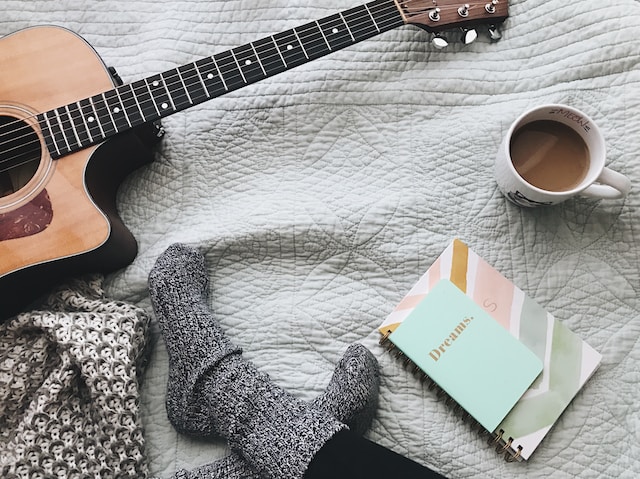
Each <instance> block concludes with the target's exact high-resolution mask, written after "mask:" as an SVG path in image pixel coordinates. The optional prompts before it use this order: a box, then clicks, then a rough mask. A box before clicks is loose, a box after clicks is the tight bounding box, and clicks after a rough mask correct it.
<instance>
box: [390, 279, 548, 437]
mask: <svg viewBox="0 0 640 479" xmlns="http://www.w3.org/2000/svg"><path fill="white" fill-rule="evenodd" d="M389 340H390V341H391V342H392V343H393V344H394V345H395V346H396V347H397V348H398V349H400V350H401V351H402V352H403V353H404V355H405V356H407V357H409V359H411V360H412V361H413V362H414V363H415V364H416V365H417V366H419V367H420V368H421V369H422V370H423V371H424V372H425V374H427V376H429V377H430V378H431V379H432V380H433V381H434V382H435V383H436V384H437V385H438V386H439V387H440V388H442V389H443V390H444V391H445V392H446V393H447V394H449V396H451V397H452V399H453V400H454V401H456V402H457V403H458V404H459V405H460V407H462V408H463V409H464V410H465V411H466V412H467V413H469V414H470V415H471V416H473V417H474V418H475V420H476V421H478V422H479V423H480V424H481V425H482V426H483V427H484V428H485V429H486V430H487V431H489V432H494V431H495V430H496V428H497V427H498V425H499V424H500V422H501V421H502V420H503V419H504V417H505V416H506V415H507V413H508V412H509V411H510V410H511V408H512V407H513V406H514V405H515V403H516V402H517V401H518V399H520V397H521V396H522V395H523V394H524V392H525V391H526V390H527V388H528V387H529V386H530V385H531V383H532V382H533V381H534V380H535V379H536V377H537V376H538V375H539V374H540V372H541V371H542V361H540V359H539V358H538V357H537V356H536V355H535V354H534V353H533V352H531V351H530V350H529V349H528V348H527V347H526V346H524V344H522V343H521V342H520V341H518V339H516V338H515V337H514V336H513V335H511V334H510V333H509V332H508V331H507V330H506V329H504V328H503V327H502V326H500V324H498V323H497V322H496V321H495V320H494V319H493V318H491V316H489V315H488V314H487V313H486V312H485V311H484V310H483V309H482V308H480V306H478V305H477V304H476V303H475V302H474V301H473V300H472V299H470V298H469V297H468V296H467V295H465V294H464V293H463V292H462V291H460V289H459V288H458V287H456V286H455V285H454V284H453V283H452V282H451V281H449V280H446V279H443V280H441V281H440V282H438V284H436V286H435V287H434V288H433V289H432V290H431V291H430V292H429V294H428V295H427V296H426V297H425V298H424V299H423V300H422V301H420V303H419V304H418V305H417V306H416V308H415V309H414V310H413V311H412V312H411V314H410V315H409V316H408V317H407V318H406V319H405V320H404V321H403V322H402V323H401V324H400V326H398V328H397V329H396V330H395V331H394V332H393V333H391V334H390V335H389Z"/></svg>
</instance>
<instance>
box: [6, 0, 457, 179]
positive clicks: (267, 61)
mask: <svg viewBox="0 0 640 479" xmlns="http://www.w3.org/2000/svg"><path fill="white" fill-rule="evenodd" d="M413 1H416V0H407V1H406V2H403V6H406V5H407V4H409V3H411V2H413ZM367 5H369V4H367ZM356 8H357V7H356ZM448 8H449V9H453V8H456V9H457V8H458V7H455V6H452V7H448ZM442 9H447V7H441V10H442ZM343 13H344V12H343ZM390 14H394V16H393V18H392V17H390V16H389V15H390ZM398 14H399V11H398V8H397V7H396V5H395V4H391V7H384V8H382V9H381V10H380V11H379V12H377V13H376V15H378V16H377V17H376V20H377V21H378V22H379V23H380V24H384V23H385V22H389V21H390V20H393V19H395V17H396V16H397V15H398ZM338 15H340V14H335V15H333V16H329V17H325V18H323V19H320V20H318V22H321V21H323V20H328V19H331V21H334V20H337V19H338V18H334V17H336V16H338ZM384 16H386V17H384ZM362 17H363V18H366V20H365V21H364V22H360V23H357V22H352V23H347V24H346V25H347V26H350V27H351V28H357V27H360V26H363V25H370V26H371V27H372V33H373V36H375V34H376V33H374V31H373V29H375V32H377V26H376V23H373V22H372V21H371V18H370V17H368V18H367V15H362ZM305 26H312V27H314V31H317V30H316V28H315V27H316V24H315V22H310V23H309V24H305V25H301V26H299V27H296V28H294V29H290V30H287V31H284V32H281V34H290V33H296V32H297V33H298V34H300V33H303V32H301V31H300V29H301V28H302V27H305ZM383 28H384V26H383ZM320 31H321V33H322V34H323V35H324V34H325V33H329V30H327V31H326V32H325V31H323V30H320ZM278 35H279V34H274V35H272V36H273V37H275V36H278ZM330 35H331V34H330ZM315 36H316V37H317V35H315ZM269 38H270V37H265V38H263V39H259V40H256V41H254V42H251V43H248V44H245V45H241V46H239V47H235V48H233V49H231V50H227V51H224V52H220V53H218V54H214V55H212V56H210V57H205V58H202V59H199V60H196V61H195V62H192V63H190V64H186V65H184V66H190V65H194V68H195V74H192V75H191V76H187V77H183V78H182V79H181V77H180V76H179V75H176V72H178V68H180V67H178V68H175V69H172V70H168V71H166V72H162V73H161V74H156V75H152V76H151V77H148V78H146V79H143V80H140V81H145V80H148V79H149V78H153V77H155V76H158V77H160V75H163V74H165V73H166V74H173V75H174V76H177V78H178V80H177V81H174V82H171V81H169V82H166V81H165V80H164V77H161V78H162V80H163V83H162V84H163V85H166V87H167V89H169V90H171V88H175V87H176V86H177V87H179V88H180V89H183V88H181V85H182V84H184V86H185V87H186V93H187V94H188V90H189V88H193V87H194V86H198V89H199V90H200V89H202V82H201V80H200V76H201V75H199V70H198V67H197V65H196V63H197V62H198V61H202V60H208V59H213V60H214V61H215V57H216V56H220V55H223V54H229V53H230V52H232V51H235V50H238V49H239V48H243V47H249V46H253V45H254V44H255V43H257V42H259V41H260V40H266V39H269ZM303 38H304V37H303ZM347 38H349V37H347ZM296 42H297V43H298V46H297V47H294V48H297V49H298V50H299V52H296V53H297V55H298V56H299V57H300V58H299V59H302V57H303V56H305V55H304V51H303V50H305V45H306V47H307V48H306V50H312V49H313V48H314V46H315V47H317V46H322V48H323V49H325V48H326V41H325V39H324V37H323V38H322V39H318V40H317V41H315V43H314V42H313V41H312V42H310V43H304V42H302V41H296ZM356 43H357V42H356ZM353 44H354V42H353V41H352V40H349V41H347V42H344V44H337V45H335V49H337V50H339V49H342V48H345V47H347V46H350V45H353ZM274 46H275V45H274ZM332 50H333V49H332ZM283 53H285V51H284V50H276V51H275V53H273V54H269V55H266V56H264V57H260V56H257V55H255V54H254V55H251V56H252V57H256V59H257V60H258V62H259V64H262V66H263V67H264V69H265V70H267V69H269V68H271V67H273V66H274V65H277V66H278V67H279V68H281V66H286V64H283V62H282V58H281V55H282V54H283ZM231 58H232V59H231V60H230V61H228V62H226V63H225V62H219V63H218V64H217V66H218V68H216V70H217V77H218V79H219V80H222V79H223V78H224V76H223V74H222V73H223V72H222V71H221V70H222V69H224V68H226V67H232V68H233V71H234V72H235V71H241V66H240V64H239V62H238V61H237V59H236V58H237V57H234V56H233V54H232V57H231ZM273 59H275V60H276V61H275V62H273V61H271V60H273ZM299 59H298V61H299ZM306 61H307V60H305V61H304V63H306ZM293 63H296V60H295V59H294V62H293ZM296 66H299V65H298V64H296ZM288 69H289V68H288V67H287V68H286V70H288ZM286 70H284V71H286ZM270 76H272V75H267V76H265V77H262V78H260V79H265V78H269V77H270ZM187 79H189V80H193V81H192V82H189V83H188V82H187ZM203 80H204V79H203ZM133 83H137V82H133ZM133 83H130V84H126V85H122V86H119V87H116V88H114V89H113V90H110V91H106V92H104V93H105V94H106V93H111V92H115V91H119V90H120V89H123V88H131V90H132V91H135V90H134V89H133V86H132V85H133ZM250 83H252V82H248V81H246V80H245V83H244V85H242V86H245V85H248V84H250ZM208 90H209V89H208V88H207V89H206V90H204V89H203V92H205V91H206V93H208ZM224 93H226V92H224ZM95 96H101V94H98V95H95ZM149 96H150V99H149V100H147V101H146V104H145V103H144V102H142V103H138V102H137V101H136V100H137V98H135V97H134V98H133V102H131V104H130V105H127V104H126V102H125V101H120V100H117V105H116V106H121V107H122V108H123V109H124V110H125V115H126V110H127V109H131V108H133V109H137V104H140V107H141V108H142V107H143V106H149V105H151V106H153V109H156V107H157V102H156V100H155V99H154V97H153V95H149ZM163 96H164V95H163ZM217 96H221V95H217ZM91 98H93V97H91ZM209 98H212V97H209V96H208V95H207V99H209ZM168 99H170V100H173V98H172V97H171V96H170V95H169V96H168ZM80 101H82V100H80ZM80 101H78V102H76V104H78V103H79V102H80ZM104 104H105V108H104V109H103V110H104V113H105V114H104V115H103V116H104V117H105V118H106V120H108V122H107V123H111V124H114V127H115V121H112V120H111V119H110V117H111V114H112V113H113V112H112V110H111V108H110V107H109V105H108V103H107V102H106V101H105V102H104ZM192 104H194V105H195V104H196V103H194V102H192ZM69 105H73V103H71V104H69ZM67 106H68V105H67ZM59 108H64V107H59ZM156 111H158V110H156ZM176 111H177V109H173V110H171V111H170V112H168V113H167V115H164V116H168V115H169V114H171V113H173V112H176ZM162 116H163V115H160V118H161V117H162ZM66 117H68V118H69V119H70V120H71V122H72V123H73V121H74V120H78V123H83V121H79V120H82V119H83V118H84V116H83V114H82V112H80V115H77V116H74V115H73V114H69V115H66ZM143 117H144V116H143ZM28 119H31V120H33V119H35V115H34V116H31V117H26V118H23V119H18V120H16V121H14V122H13V124H14V125H15V124H21V125H22V127H23V128H26V129H27V130H28V132H27V133H25V134H24V135H22V136H21V137H15V136H14V137H12V138H11V139H10V140H8V141H0V148H1V147H2V146H3V145H4V144H7V143H10V142H11V141H16V140H19V139H21V138H26V137H28V136H33V135H34V134H35V133H34V132H33V130H32V129H31V128H30V127H28V126H25V120H28ZM125 121H126V117H125ZM145 122H146V121H145ZM5 126H11V123H7V124H6V125H5ZM115 129H116V133H117V127H116V128H115ZM128 129H129V128H127V130H128ZM60 131H61V133H62V134H63V135H64V136H65V137H66V138H73V137H75V134H76V132H77V129H76V127H75V126H74V125H73V124H72V125H71V128H66V129H61V130H60ZM4 135H6V136H10V135H11V133H5V134H0V139H1V138H2V136H4ZM70 135H71V136H70ZM100 136H103V135H100ZM108 136H110V135H105V138H104V139H106V137H108ZM74 143H75V141H74ZM98 143H99V142H98ZM31 145H36V147H35V148H34V149H32V150H30V151H23V152H21V155H19V156H14V157H10V158H7V159H4V160H1V161H0V166H1V165H2V164H3V163H4V164H6V163H9V162H11V161H15V160H16V159H17V158H19V157H20V156H24V155H28V154H34V155H35V154H36V153H38V152H39V151H40V146H41V142H40V140H39V139H38V140H37V141H31V142H30V143H27V144H25V145H19V146H16V147H14V148H11V149H9V150H7V151H11V150H14V149H20V148H24V147H25V146H27V147H29V146H31ZM82 148H84V147H83V146H79V147H78V148H77V150H80V149H82ZM34 160H35V158H31V159H28V160H25V161H24V162H21V163H18V164H13V165H11V166H9V167H6V168H4V169H0V173H1V172H4V171H8V170H10V169H13V168H18V167H20V166H22V165H23V164H26V163H29V162H31V161H34Z"/></svg>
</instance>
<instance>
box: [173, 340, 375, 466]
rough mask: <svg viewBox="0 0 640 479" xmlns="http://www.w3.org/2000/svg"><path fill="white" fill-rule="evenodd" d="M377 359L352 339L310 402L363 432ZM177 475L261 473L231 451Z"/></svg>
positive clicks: (371, 402) (372, 410) (368, 419)
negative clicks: (323, 384)
mask: <svg viewBox="0 0 640 479" xmlns="http://www.w3.org/2000/svg"><path fill="white" fill-rule="evenodd" d="M378 371H379V369H378V362H377V360H376V358H375V356H373V354H371V352H370V351H369V350H368V349H367V348H365V347H364V346H362V345H361V344H358V343H354V344H352V345H350V346H349V347H348V348H347V350H346V351H345V353H344V355H343V356H342V358H341V359H340V361H339V362H338V365H337V366H336V367H335V370H334V372H333V376H332V377H331V380H330V381H329V385H328V386H327V388H326V389H325V392H324V393H323V394H322V395H320V396H319V397H317V398H316V399H314V400H313V401H312V402H311V406H312V407H316V408H318V409H320V410H322V411H325V412H326V413H328V414H331V415H332V416H333V417H335V418H336V419H338V420H339V421H341V422H344V423H345V424H346V425H347V426H349V428H350V429H351V430H352V431H353V432H355V433H356V434H360V435H362V434H364V433H365V432H366V430H367V429H369V426H370V425H371V422H372V421H373V416H374V414H375V410H376V408H377V404H378V388H379V375H378ZM176 477H177V478H179V479H259V478H260V477H261V476H260V474H258V472H257V471H256V470H255V469H254V468H253V466H251V464H249V463H248V462H247V461H246V460H245V459H244V458H243V457H242V456H240V455H238V454H236V453H235V452H231V454H229V455H228V456H226V457H224V458H222V459H219V460H218V461H215V462H212V463H209V464H205V465H204V466H200V467H197V468H194V469H192V470H190V471H186V470H182V471H180V472H179V473H178V475H177V476H176Z"/></svg>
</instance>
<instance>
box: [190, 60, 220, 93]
mask: <svg viewBox="0 0 640 479" xmlns="http://www.w3.org/2000/svg"><path fill="white" fill-rule="evenodd" d="M195 65H196V70H198V75H199V76H200V78H201V79H202V83H203V84H204V87H205V89H206V92H207V96H208V97H209V98H212V97H217V96H219V95H222V94H223V93H224V92H225V91H227V88H226V86H225V84H224V82H223V80H222V78H221V77H220V73H219V72H218V67H216V63H215V61H214V59H213V57H207V58H203V59H201V60H198V61H197V62H196V63H195Z"/></svg>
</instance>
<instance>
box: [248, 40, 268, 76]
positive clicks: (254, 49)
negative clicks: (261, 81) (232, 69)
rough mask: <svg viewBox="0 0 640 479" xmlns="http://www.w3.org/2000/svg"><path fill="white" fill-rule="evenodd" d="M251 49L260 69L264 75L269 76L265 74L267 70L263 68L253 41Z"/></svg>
mask: <svg viewBox="0 0 640 479" xmlns="http://www.w3.org/2000/svg"><path fill="white" fill-rule="evenodd" d="M251 49H252V50H253V54H254V55H255V56H256V60H257V61H258V64H259V65H260V69H261V70H262V73H263V75H264V76H265V77H267V76H269V75H267V70H265V69H264V66H263V65H262V60H260V57H259V56H258V51H257V50H256V47H255V46H254V44H253V43H251Z"/></svg>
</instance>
